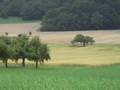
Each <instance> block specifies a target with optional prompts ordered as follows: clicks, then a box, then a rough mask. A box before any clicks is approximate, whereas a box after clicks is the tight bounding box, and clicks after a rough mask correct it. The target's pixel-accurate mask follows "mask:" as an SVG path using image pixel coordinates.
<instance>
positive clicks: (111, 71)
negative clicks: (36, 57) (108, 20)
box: [0, 45, 120, 90]
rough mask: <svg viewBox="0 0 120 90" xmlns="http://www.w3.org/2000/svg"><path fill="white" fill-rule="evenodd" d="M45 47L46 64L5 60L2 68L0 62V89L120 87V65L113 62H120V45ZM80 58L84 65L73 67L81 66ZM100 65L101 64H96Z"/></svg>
mask: <svg viewBox="0 0 120 90" xmlns="http://www.w3.org/2000/svg"><path fill="white" fill-rule="evenodd" d="M49 47H50V50H51V56H52V60H51V61H50V65H41V66H39V68H38V69H35V63H34V64H32V66H31V64H28V63H27V65H26V66H27V67H26V68H22V67H21V65H19V64H18V65H14V66H13V65H12V64H10V63H9V68H7V69H6V68H4V66H3V64H0V90H120V85H119V84H120V78H119V77H120V65H119V63H118V64H117V63H116V60H117V59H118V60H117V61H120V60H119V59H120V45H92V46H87V47H71V46H69V45H49ZM86 58H87V59H86ZM84 59H86V60H85V62H84V64H86V65H87V66H77V65H84V64H83V62H82V61H81V60H84ZM57 60H58V61H57ZM60 60H61V62H62V63H61V62H60ZM99 60H100V61H99ZM106 60H107V61H106ZM64 61H65V62H64ZM69 62H70V63H69ZM101 62H102V63H101ZM111 62H112V63H113V62H115V63H116V65H110V64H112V63H111ZM48 64H49V63H48ZM51 64H54V65H55V66H54V65H51ZM59 64H64V65H63V66H58V65H59ZM72 64H76V66H70V65H72ZM101 64H103V65H104V66H96V65H101ZM65 65H66V66H65ZM90 65H92V66H90ZM105 65H109V66H105Z"/></svg>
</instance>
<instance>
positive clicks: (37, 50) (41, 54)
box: [0, 34, 50, 68]
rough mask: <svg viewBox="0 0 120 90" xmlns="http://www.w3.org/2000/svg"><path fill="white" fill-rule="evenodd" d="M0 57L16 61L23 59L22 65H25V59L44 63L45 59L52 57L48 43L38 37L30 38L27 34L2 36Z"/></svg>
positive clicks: (0, 39)
mask: <svg viewBox="0 0 120 90" xmlns="http://www.w3.org/2000/svg"><path fill="white" fill-rule="evenodd" d="M0 59H1V60H3V62H4V61H6V67H7V60H8V59H11V60H13V61H15V62H16V63H17V62H18V60H20V59H22V66H23V67H25V59H28V60H32V61H36V62H37V64H36V68H37V67H38V61H40V62H41V63H44V60H46V61H48V60H49V59H50V55H49V49H48V47H47V45H45V44H42V43H41V42H40V39H39V38H38V37H35V38H32V39H30V38H29V37H28V36H26V35H22V34H21V35H19V36H18V37H5V36H2V37H0Z"/></svg>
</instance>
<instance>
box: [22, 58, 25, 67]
mask: <svg viewBox="0 0 120 90" xmlns="http://www.w3.org/2000/svg"><path fill="white" fill-rule="evenodd" d="M22 60H23V61H22V66H23V67H25V58H23V59H22Z"/></svg>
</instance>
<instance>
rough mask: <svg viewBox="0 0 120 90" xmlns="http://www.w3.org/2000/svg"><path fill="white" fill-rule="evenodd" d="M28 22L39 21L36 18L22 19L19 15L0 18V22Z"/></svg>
mask: <svg viewBox="0 0 120 90" xmlns="http://www.w3.org/2000/svg"><path fill="white" fill-rule="evenodd" d="M30 22H40V21H36V20H31V21H30V20H29V21H24V20H22V19H21V18H19V17H9V18H6V19H5V18H0V24H14V23H30Z"/></svg>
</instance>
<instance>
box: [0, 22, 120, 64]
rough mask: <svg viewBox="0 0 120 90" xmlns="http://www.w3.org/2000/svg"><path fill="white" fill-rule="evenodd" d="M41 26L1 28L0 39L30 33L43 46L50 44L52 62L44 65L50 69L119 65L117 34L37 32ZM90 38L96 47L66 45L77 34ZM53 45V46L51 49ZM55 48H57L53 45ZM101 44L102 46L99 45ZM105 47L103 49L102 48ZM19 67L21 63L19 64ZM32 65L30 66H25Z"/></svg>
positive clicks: (21, 25)
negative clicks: (40, 41)
mask: <svg viewBox="0 0 120 90" xmlns="http://www.w3.org/2000/svg"><path fill="white" fill-rule="evenodd" d="M39 28H40V23H38V22H37V23H21V24H0V35H4V33H5V32H8V33H9V35H10V36H16V35H18V34H21V33H25V34H28V33H29V32H32V33H33V36H39V37H40V38H41V40H42V42H44V43H49V44H50V51H51V58H52V60H51V61H49V62H48V63H47V62H46V64H50V65H51V64H52V65H66V64H67V65H93V66H96V65H109V64H116V63H120V46H119V45H112V44H120V31H119V30H108V31H103V30H98V31H73V32H72V31H70V32H38V31H36V30H38V29H39ZM79 33H81V34H84V35H89V36H92V37H94V38H95V40H96V43H97V44H98V45H93V46H88V47H85V48H82V47H70V46H68V45H59V44H68V43H70V41H71V40H72V39H73V37H74V36H75V35H76V34H79ZM54 44H55V45H54ZM56 44H57V45H56ZM100 44H103V45H100ZM104 44H105V45H104ZM20 63H21V62H20ZM27 63H33V62H27Z"/></svg>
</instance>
